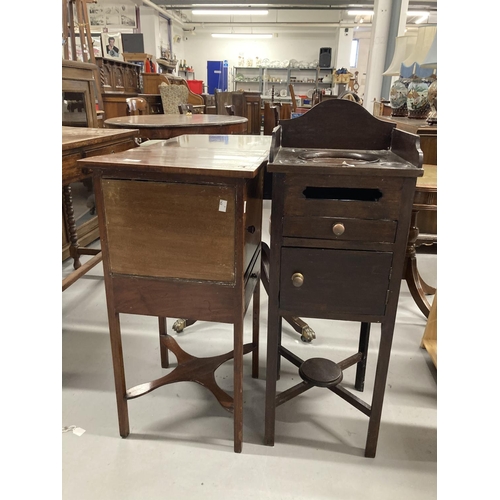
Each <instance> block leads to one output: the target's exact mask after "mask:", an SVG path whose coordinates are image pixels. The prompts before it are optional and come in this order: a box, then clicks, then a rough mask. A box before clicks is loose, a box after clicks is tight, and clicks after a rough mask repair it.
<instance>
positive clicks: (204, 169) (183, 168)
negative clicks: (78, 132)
mask: <svg viewBox="0 0 500 500" xmlns="http://www.w3.org/2000/svg"><path fill="white" fill-rule="evenodd" d="M193 116H195V115H193ZM200 116H207V115H200ZM270 144H271V137H270V136H249V135H208V134H207V135H203V134H200V135H196V134H193V135H187V136H180V137H176V138H174V139H169V140H166V141H162V142H160V143H158V144H155V145H152V146H146V145H145V146H142V147H139V148H135V149H131V150H128V151H124V152H121V153H115V154H113V155H103V156H94V157H92V158H86V159H84V160H80V161H79V162H78V163H79V164H80V167H88V168H90V169H95V168H98V169H101V170H102V171H103V172H104V171H106V172H112V171H121V172H126V171H130V172H132V171H133V172H141V173H152V172H155V173H168V174H189V175H204V176H217V177H221V176H222V177H233V178H238V177H239V178H253V177H255V176H256V175H257V172H258V170H259V168H260V167H261V165H262V164H263V163H264V162H266V161H267V158H268V153H269V147H270Z"/></svg>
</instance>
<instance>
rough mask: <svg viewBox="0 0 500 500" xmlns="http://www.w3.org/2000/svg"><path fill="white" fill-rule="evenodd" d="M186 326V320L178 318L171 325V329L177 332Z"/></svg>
mask: <svg viewBox="0 0 500 500" xmlns="http://www.w3.org/2000/svg"><path fill="white" fill-rule="evenodd" d="M184 328H186V320H185V319H178V320H177V321H176V322H175V323H174V324H173V325H172V330H174V331H176V332H177V333H181V332H182V330H184Z"/></svg>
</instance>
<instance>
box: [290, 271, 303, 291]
mask: <svg viewBox="0 0 500 500" xmlns="http://www.w3.org/2000/svg"><path fill="white" fill-rule="evenodd" d="M292 283H293V286H296V287H297V288H298V287H299V286H302V285H303V284H304V275H303V274H301V273H293V274H292Z"/></svg>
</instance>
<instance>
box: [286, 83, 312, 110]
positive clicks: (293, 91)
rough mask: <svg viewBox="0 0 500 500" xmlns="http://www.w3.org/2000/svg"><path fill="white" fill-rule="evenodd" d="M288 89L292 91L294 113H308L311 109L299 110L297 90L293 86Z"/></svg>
mask: <svg viewBox="0 0 500 500" xmlns="http://www.w3.org/2000/svg"><path fill="white" fill-rule="evenodd" d="M288 89H289V90H290V97H291V98H292V113H307V112H308V111H309V108H299V107H297V101H296V98H295V90H294V89H293V85H292V84H290V85H288Z"/></svg>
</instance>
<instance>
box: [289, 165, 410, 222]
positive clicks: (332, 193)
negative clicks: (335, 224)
mask: <svg viewBox="0 0 500 500" xmlns="http://www.w3.org/2000/svg"><path fill="white" fill-rule="evenodd" d="M346 168H347V167H346ZM402 187H403V180H402V179H400V178H394V177H387V178H384V177H371V176H358V177H351V176H349V175H336V176H333V175H310V176H304V175H288V176H287V177H286V180H285V207H284V214H285V216H315V217H349V218H359V219H387V220H396V219H397V218H398V214H399V208H400V204H401V196H402Z"/></svg>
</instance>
